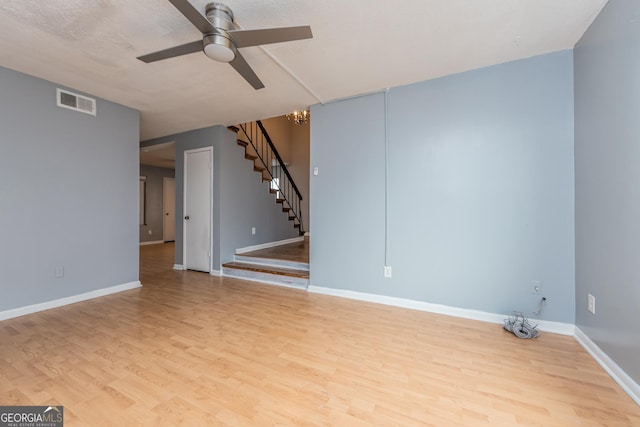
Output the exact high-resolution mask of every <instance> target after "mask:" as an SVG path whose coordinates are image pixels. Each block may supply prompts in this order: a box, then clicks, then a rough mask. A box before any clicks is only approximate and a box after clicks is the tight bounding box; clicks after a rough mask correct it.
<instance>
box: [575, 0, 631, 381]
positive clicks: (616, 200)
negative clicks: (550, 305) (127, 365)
mask: <svg viewBox="0 0 640 427" xmlns="http://www.w3.org/2000/svg"><path fill="white" fill-rule="evenodd" d="M639 46H640V2H638V1H636V0H611V1H609V2H608V3H607V5H606V6H605V7H604V9H603V10H602V12H601V13H600V15H599V16H598V17H597V18H596V20H595V21H594V23H593V24H592V25H591V27H590V28H589V30H588V31H587V32H586V33H585V34H584V36H583V37H582V39H581V40H580V41H579V43H578V44H577V45H576V47H575V50H574V55H575V112H576V113H575V115H576V120H575V132H576V138H575V169H576V324H577V326H578V327H579V328H580V329H581V330H582V331H583V332H584V333H585V334H587V336H589V338H591V340H593V341H594V342H595V343H596V344H598V346H599V347H600V348H602V349H603V350H604V351H605V352H606V353H607V354H608V355H609V356H610V357H611V358H612V359H613V360H615V361H616V362H617V363H618V364H619V365H620V366H621V367H622V368H623V369H624V370H625V371H626V372H627V374H629V375H630V376H631V377H632V378H633V379H634V380H635V381H636V382H640V330H639V329H638V327H637V326H636V324H635V319H636V317H637V315H638V309H639V308H640V262H639V260H638V254H640V222H639V219H640V184H639V183H640V120H639V117H640V54H639V52H640V50H639ZM588 293H591V294H592V295H594V296H595V297H596V313H595V315H593V314H591V313H589V312H588V311H587V294H588Z"/></svg>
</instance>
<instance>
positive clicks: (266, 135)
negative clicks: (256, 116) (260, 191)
mask: <svg viewBox="0 0 640 427" xmlns="http://www.w3.org/2000/svg"><path fill="white" fill-rule="evenodd" d="M254 123H256V124H257V126H258V127H259V128H260V131H261V132H262V136H263V138H264V141H266V142H267V145H268V146H269V148H270V149H271V152H272V153H273V155H275V158H276V160H277V161H278V164H277V165H267V161H265V159H264V158H263V157H264V156H263V154H264V153H263V152H262V151H261V150H258V147H257V145H256V144H257V143H258V141H254V140H253V138H252V135H254V133H253V126H251V122H249V123H242V124H240V125H239V126H240V129H241V130H242V132H243V133H244V134H245V136H246V137H247V139H248V141H247V142H248V143H249V144H251V146H252V147H253V149H254V150H255V152H256V155H257V158H259V159H260V162H261V163H262V165H263V166H264V168H265V170H266V171H267V173H268V174H269V177H271V180H273V179H274V175H273V172H272V170H271V167H272V166H276V167H279V168H281V170H282V172H284V174H285V176H286V177H287V179H288V180H289V184H290V186H291V187H290V188H292V189H293V190H294V191H295V193H296V196H297V197H298V201H297V202H298V203H296V204H295V205H294V204H293V203H291V201H290V200H288V199H287V192H286V191H284V189H283V185H282V183H280V184H278V186H279V191H280V193H281V195H282V196H283V200H284V201H286V202H287V205H288V206H289V208H290V209H291V210H292V211H293V215H294V217H295V218H296V219H297V220H298V223H299V227H300V231H301V232H304V227H303V224H302V204H301V202H302V194H301V193H300V190H299V189H298V186H297V185H296V183H295V181H294V180H293V177H292V176H291V174H290V173H289V170H288V169H287V166H286V165H285V163H284V160H282V157H281V156H280V153H279V152H278V149H277V148H276V147H275V145H274V143H273V141H272V140H271V136H270V135H269V132H267V129H265V127H264V125H263V124H262V121H260V120H256V121H255V122H254ZM247 125H249V126H247ZM248 127H249V130H251V135H250V134H249V132H248V129H247V128H248ZM257 137H258V135H257V134H256V138H257ZM296 207H297V209H296Z"/></svg>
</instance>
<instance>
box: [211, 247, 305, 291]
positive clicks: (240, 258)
mask: <svg viewBox="0 0 640 427" xmlns="http://www.w3.org/2000/svg"><path fill="white" fill-rule="evenodd" d="M222 274H223V275H224V276H228V277H236V278H238V279H244V280H254V281H258V282H262V283H270V284H274V285H280V286H286V287H290V288H296V289H307V287H308V286H309V263H306V262H297V261H289V260H285V259H276V258H265V257H257V256H250V255H242V254H236V255H235V256H234V261H233V262H228V263H226V264H223V265H222Z"/></svg>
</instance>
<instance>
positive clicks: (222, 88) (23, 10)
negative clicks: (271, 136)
mask: <svg viewBox="0 0 640 427" xmlns="http://www.w3.org/2000/svg"><path fill="white" fill-rule="evenodd" d="M207 3H208V1H207V0H192V4H193V5H194V6H195V7H197V8H198V9H199V10H202V11H204V8H205V5H206V4H207ZM605 3H606V0H561V1H558V0H396V1H394V2H381V1H377V0H350V1H344V0H342V1H340V0H322V1H320V0H295V1H285V0H228V1H227V2H226V4H227V5H228V6H229V7H230V8H231V9H232V10H233V12H234V14H235V16H236V21H237V23H238V24H239V25H240V26H242V27H243V28H245V29H254V28H270V27H279V26H297V25H311V28H312V31H313V35H314V37H313V39H310V40H300V41H295V42H289V43H284V44H275V45H267V46H265V47H251V48H246V49H242V53H243V55H244V56H245V58H246V59H247V61H248V62H249V64H250V65H251V66H252V67H253V69H254V70H255V72H256V73H257V74H258V76H259V77H260V79H261V80H262V81H263V82H264V84H265V85H266V88H265V89H261V90H258V91H255V90H253V88H251V86H249V85H248V84H247V83H246V82H245V81H244V80H243V79H242V78H241V77H240V76H239V75H238V74H237V73H236V72H235V71H234V70H233V68H231V67H230V66H229V65H228V64H221V63H217V62H215V61H212V60H210V59H208V58H207V57H205V56H204V54H201V53H195V54H191V55H187V56H183V57H179V58H173V59H168V60H165V61H160V62H156V63H151V64H145V63H143V62H140V61H138V60H137V59H136V57H137V56H139V55H143V54H146V53H150V52H154V51H157V50H161V49H164V48H168V47H172V46H175V45H178V44H182V43H186V42H190V41H194V40H197V39H199V38H200V33H199V32H198V30H196V29H195V28H194V27H193V26H192V25H191V24H190V23H189V21H187V19H186V18H184V16H182V15H181V14H180V13H179V12H178V11H177V9H175V8H174V7H173V6H172V5H171V4H170V3H169V2H168V1H166V0H137V1H131V0H48V1H41V0H2V1H1V2H0V28H2V30H1V32H2V37H0V65H1V66H4V67H8V68H12V69H14V70H18V71H22V72H24V73H27V74H31V75H34V76H37V77H41V78H44V79H47V80H51V81H54V82H56V83H58V84H62V85H66V86H69V87H71V88H74V89H77V90H80V91H84V92H87V93H89V94H92V95H95V96H99V97H102V98H106V99H109V100H111V101H115V102H118V103H121V104H124V105H127V106H129V107H132V108H135V109H137V110H140V112H141V118H142V123H141V139H143V140H144V139H149V138H152V137H157V136H162V135H168V134H172V133H176V132H180V131H185V130H189V129H194V128H200V127H204V126H209V125H213V124H223V125H229V124H235V123H239V122H243V121H248V120H254V119H260V118H267V117H273V116H278V115H282V114H284V113H287V112H289V111H291V110H293V109H299V108H302V107H307V106H308V105H311V104H315V103H318V102H326V101H330V100H333V99H339V98H345V97H349V96H353V95H357V94H361V93H367V92H373V91H377V90H381V89H384V88H386V87H393V86H398V85H403V84H408V83H413V82H417V81H422V80H427V79H431V78H435V77H439V76H443V75H448V74H453V73H458V72H461V71H466V70H471V69H475V68H480V67H484V66H488V65H493V64H498V63H503V62H507V61H511V60H515V59H520V58H526V57H530V56H534V55H539V54H543V53H547V52H553V51H558V50H563V49H570V48H572V47H573V46H574V44H575V43H576V42H577V41H578V39H579V38H580V36H581V35H582V34H583V33H584V31H585V30H586V29H587V27H588V26H589V25H590V24H591V22H592V21H593V19H594V18H595V16H596V15H597V14H598V12H599V11H600V10H601V9H602V7H603V6H604V4H605Z"/></svg>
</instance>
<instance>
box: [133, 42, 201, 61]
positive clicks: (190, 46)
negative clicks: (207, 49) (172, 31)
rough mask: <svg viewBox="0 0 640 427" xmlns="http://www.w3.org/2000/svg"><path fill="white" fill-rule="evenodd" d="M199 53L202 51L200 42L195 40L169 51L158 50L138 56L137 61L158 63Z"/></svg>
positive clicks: (171, 48)
mask: <svg viewBox="0 0 640 427" xmlns="http://www.w3.org/2000/svg"><path fill="white" fill-rule="evenodd" d="M200 51H202V40H196V41H194V42H191V43H185V44H182V45H180V46H174V47H170V48H169V49H164V50H159V51H158V52H153V53H149V54H147V55H142V56H138V59H139V60H140V61H142V62H147V63H149V62H155V61H160V60H161V59H167V58H173V57H174V56H182V55H187V54H189V53H194V52H200Z"/></svg>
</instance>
